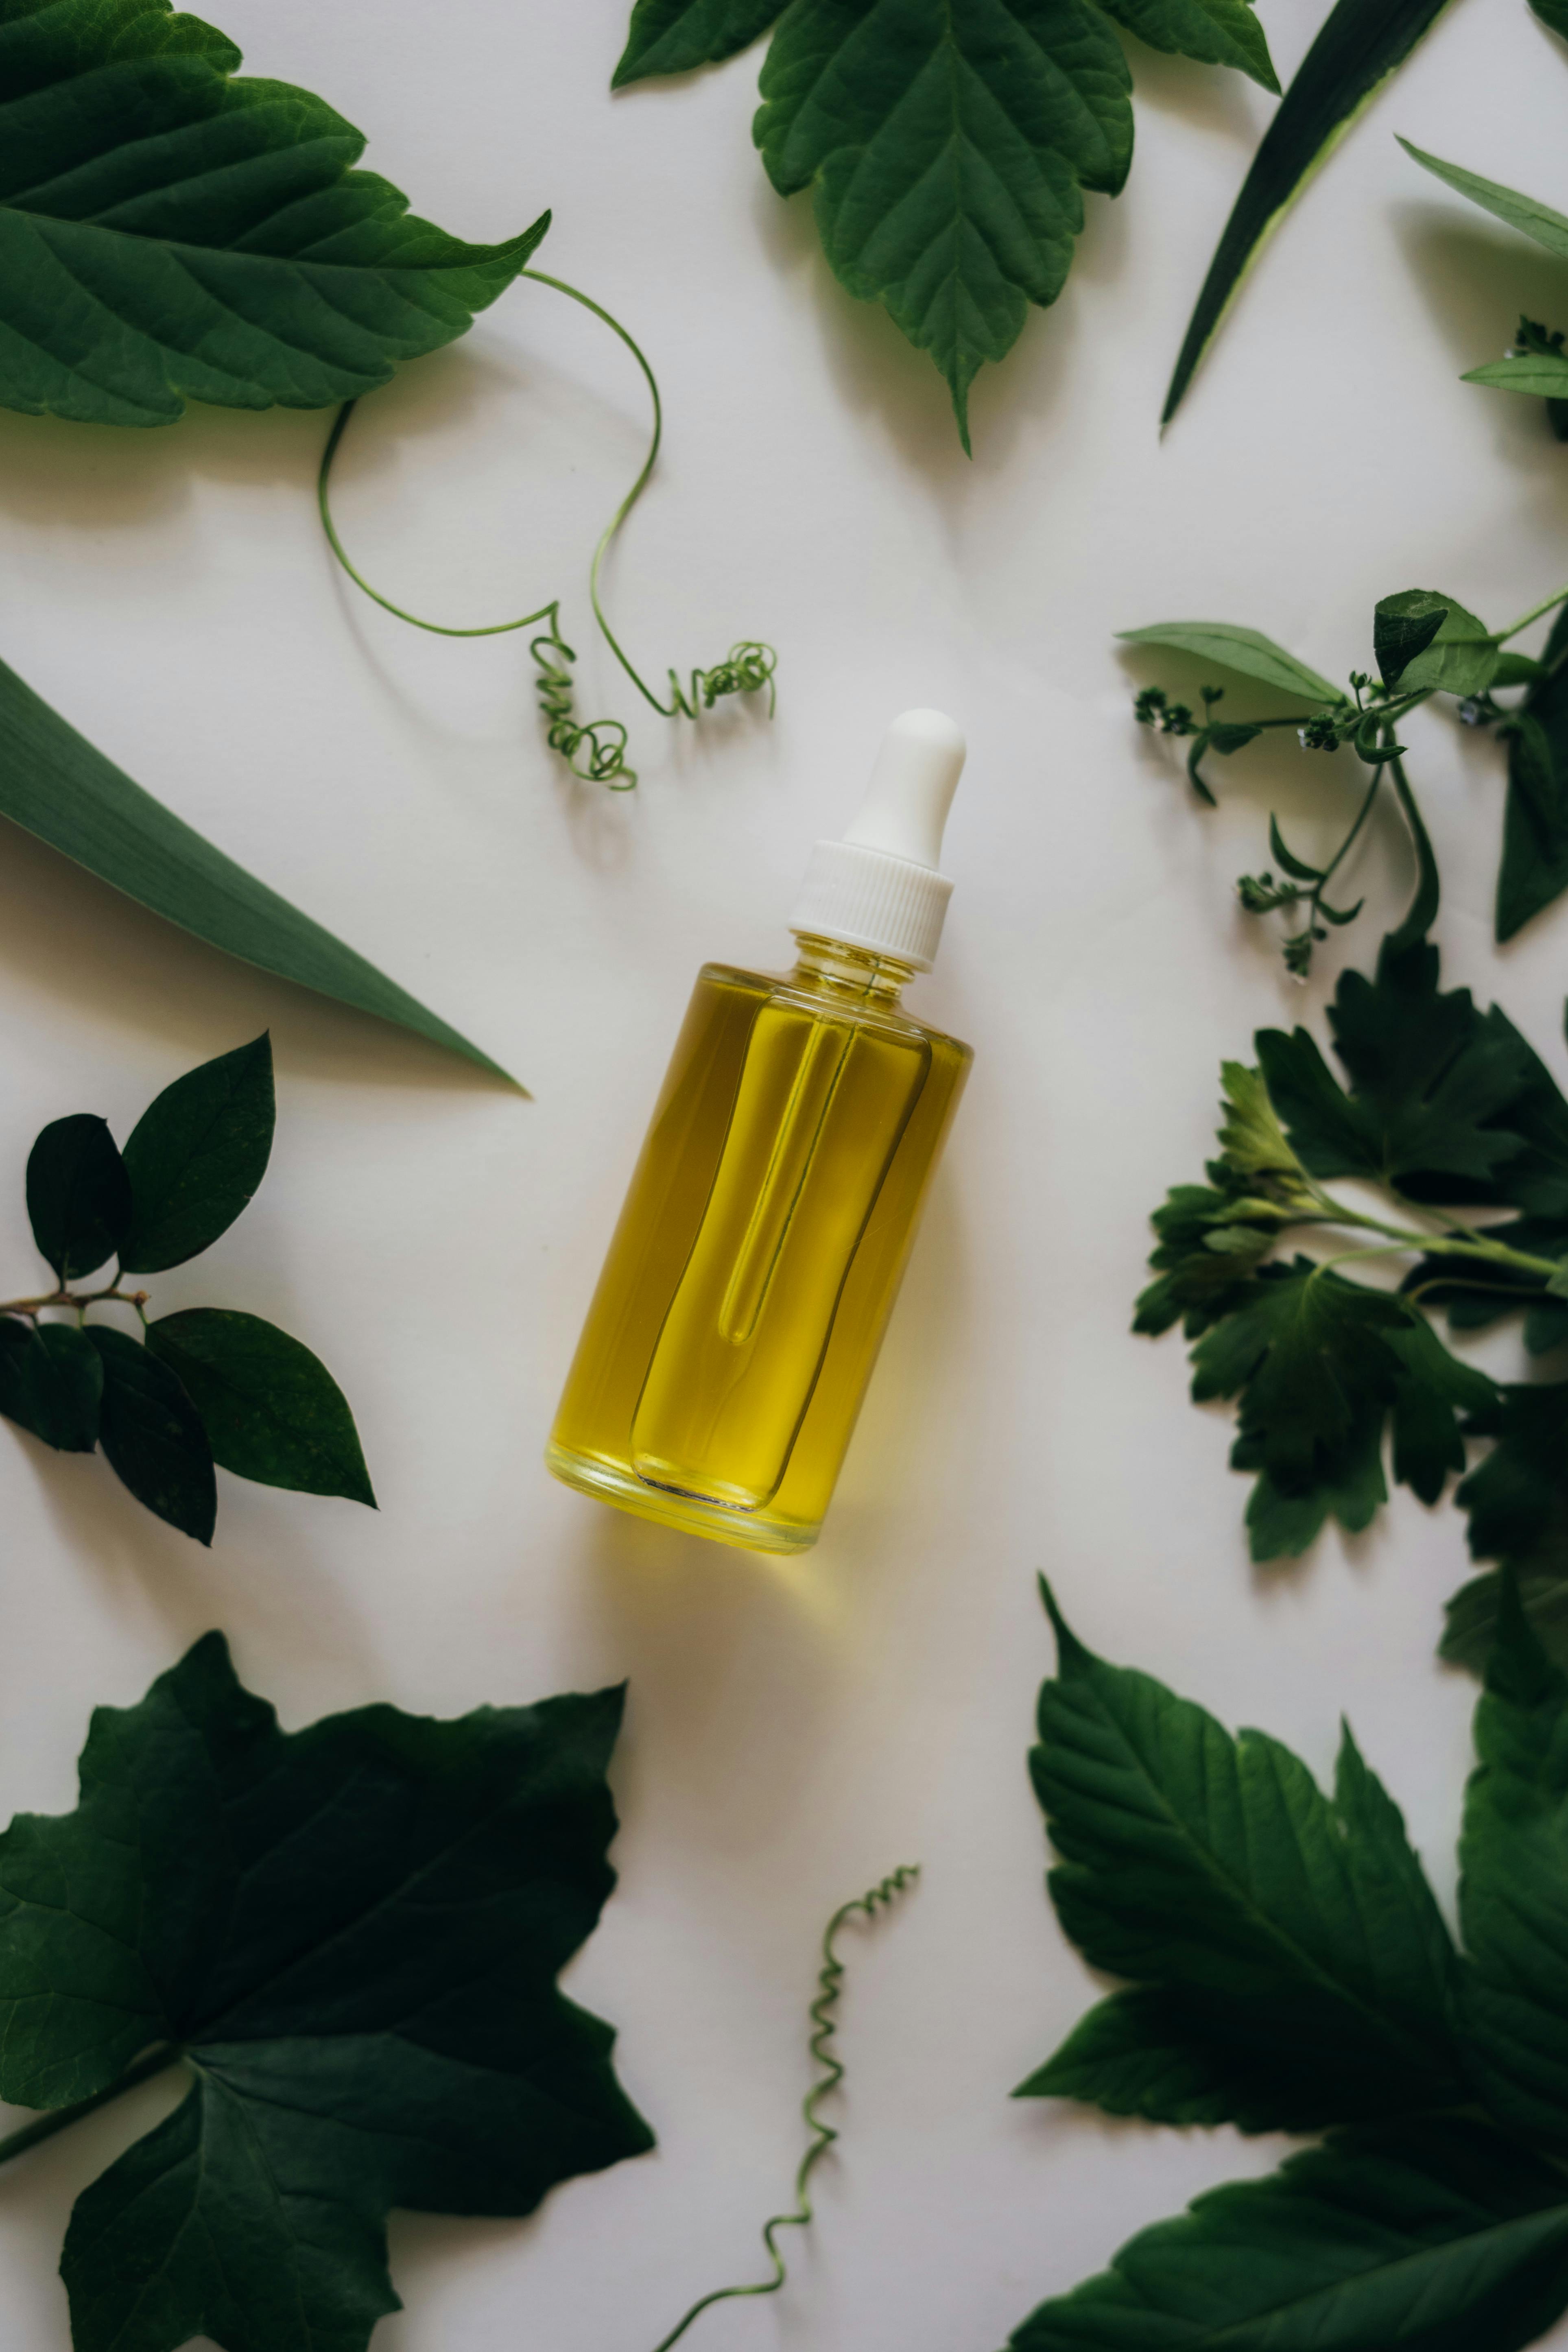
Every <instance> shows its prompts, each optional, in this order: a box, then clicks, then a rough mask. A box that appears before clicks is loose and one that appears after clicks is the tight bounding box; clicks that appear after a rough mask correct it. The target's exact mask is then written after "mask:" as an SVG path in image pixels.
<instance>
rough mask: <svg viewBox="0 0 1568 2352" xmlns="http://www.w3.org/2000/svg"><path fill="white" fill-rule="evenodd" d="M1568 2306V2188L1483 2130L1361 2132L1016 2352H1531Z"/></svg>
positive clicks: (1128, 2258)
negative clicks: (1526, 2349) (1525, 2348)
mask: <svg viewBox="0 0 1568 2352" xmlns="http://www.w3.org/2000/svg"><path fill="white" fill-rule="evenodd" d="M1564 2305H1568V2193H1565V2187H1564V2181H1563V2175H1562V2174H1561V2173H1559V2172H1558V2171H1556V2170H1555V2169H1554V2168H1553V2167H1552V2166H1551V2165H1549V2164H1546V2163H1544V2162H1543V2161H1542V2158H1539V2157H1537V2156H1533V2155H1531V2154H1530V2153H1529V2152H1528V2151H1527V2150H1525V2149H1523V2148H1521V2147H1517V2146H1516V2145H1515V2144H1514V2143H1513V2142H1511V2141H1510V2140H1508V2139H1506V2138H1504V2137H1502V2135H1501V2134H1500V2133H1498V2132H1493V2131H1489V2130H1488V2129H1487V2128H1486V2127H1485V2126H1482V2125H1479V2124H1464V2123H1445V2124H1427V2125H1425V2126H1419V2127H1418V2126H1412V2125H1405V2126H1387V2127H1384V2128H1383V2129H1377V2128H1368V2129H1365V2130H1362V2131H1356V2132H1346V2133H1344V2134H1342V2135H1338V2136H1336V2137H1335V2138H1334V2139H1332V2140H1331V2141H1330V2143H1329V2145H1328V2146H1327V2147H1321V2148H1310V2149H1308V2150H1307V2151H1306V2153H1305V2154H1303V2155H1301V2156H1297V2157H1293V2158H1291V2159H1290V2161H1289V2163H1288V2164H1286V2165H1285V2166H1283V2167H1282V2168H1281V2169H1280V2170H1279V2172H1278V2173H1276V2174H1275V2175H1274V2176H1273V2178H1272V2179H1267V2180H1256V2181H1247V2182H1244V2183H1237V2184H1234V2185H1232V2186H1229V2187H1226V2188H1224V2189H1211V2190H1210V2191H1209V2193H1208V2194H1207V2195H1206V2196H1205V2197H1200V2198H1198V2199H1197V2200H1195V2202H1194V2204H1193V2206H1192V2207H1191V2209H1190V2210H1189V2211H1188V2212H1187V2213H1186V2214H1184V2216H1183V2217H1182V2218H1181V2219H1180V2220H1177V2221H1161V2222H1158V2223H1156V2224H1155V2226H1154V2227H1153V2228H1152V2230H1144V2231H1141V2232H1140V2234H1139V2235H1138V2236H1137V2237H1135V2238H1133V2239H1132V2240H1131V2242H1129V2243H1128V2244H1127V2245H1125V2246H1123V2247H1122V2249H1121V2252H1120V2253H1119V2254H1118V2255H1117V2256H1116V2258H1115V2261H1114V2263H1112V2265H1111V2267H1110V2270H1108V2271H1102V2272H1101V2273H1100V2276H1099V2277H1098V2278H1093V2279H1089V2281H1088V2282H1087V2283H1086V2284H1084V2285H1082V2286H1080V2287H1079V2289H1078V2290H1077V2292H1076V2293H1075V2294H1069V2295H1062V2296H1059V2297H1058V2298H1057V2300H1056V2301H1054V2302H1051V2303H1046V2304H1042V2305H1040V2307H1039V2309H1038V2310H1037V2312H1035V2313H1034V2314H1033V2315H1032V2316H1031V2317H1030V2318H1028V2319H1026V2321H1025V2323H1024V2325H1023V2326H1022V2327H1020V2328H1019V2329H1018V2330H1017V2332H1016V2335H1015V2336H1013V2338H1012V2343H1013V2346H1014V2347H1015V2352H1394V2347H1398V2352H1520V2347H1522V2346H1524V2345H1527V2344H1530V2343H1532V2342H1533V2341H1534V2340H1535V2338H1536V2337H1537V2336H1540V2335H1541V2334H1542V2331H1543V2330H1544V2329H1545V2328H1547V2327H1549V2326H1551V2325H1552V2321H1553V2320H1554V2319H1555V2318H1556V2317H1557V2316H1558V2315H1559V2314H1560V2313H1561V2312H1562V2310H1563V2307H1564Z"/></svg>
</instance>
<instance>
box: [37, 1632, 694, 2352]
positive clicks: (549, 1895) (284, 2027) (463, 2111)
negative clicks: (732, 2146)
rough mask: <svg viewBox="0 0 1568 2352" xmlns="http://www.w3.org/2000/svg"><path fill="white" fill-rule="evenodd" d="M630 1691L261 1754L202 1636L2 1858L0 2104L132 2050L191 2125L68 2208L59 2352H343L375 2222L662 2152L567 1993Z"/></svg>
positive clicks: (374, 1721) (600, 2034) (389, 2302)
mask: <svg viewBox="0 0 1568 2352" xmlns="http://www.w3.org/2000/svg"><path fill="white" fill-rule="evenodd" d="M620 1713H621V1694H620V1693H619V1692H617V1691H605V1692H601V1693H600V1694H598V1695H597V1696H593V1697H562V1698H552V1699H546V1700H545V1701H543V1702H542V1704H541V1705H539V1706H531V1707H508V1708H501V1709H493V1708H489V1707H482V1708H479V1710H478V1711H477V1712H476V1713H474V1714H472V1715H468V1716H465V1717H461V1718H460V1719H459V1720H458V1721H455V1722H447V1723H437V1722H433V1721H430V1720H428V1719H426V1718H424V1717H416V1716H408V1715H404V1714H402V1713H400V1712H399V1711H398V1710H397V1709H396V1708H395V1707H391V1706H370V1707H363V1708H360V1709H359V1710H357V1711H356V1712H354V1713H353V1714H348V1715H340V1716H333V1717H328V1718H326V1719H325V1720H324V1721H322V1722H320V1723H317V1724H314V1725H312V1726H311V1727H310V1728H309V1729H307V1730H304V1731H300V1732H295V1733H292V1734H289V1735H285V1734H283V1733H281V1732H279V1728H278V1725H277V1719H276V1717H275V1716H274V1714H273V1712H272V1709H271V1708H270V1707H269V1706H267V1705H266V1704H265V1702H264V1701H262V1700H260V1699H258V1698H255V1697H253V1696H251V1695H250V1694H249V1693H248V1692H247V1691H245V1690H243V1689H242V1688H241V1686H240V1685H239V1684H238V1683H237V1680H236V1679H235V1675H234V1672H233V1669H232V1667H231V1666H230V1664H229V1662H228V1654H227V1651H226V1647H225V1645H224V1643H223V1640H222V1637H221V1636H220V1635H218V1634H208V1635H207V1636H206V1638H205V1640H204V1641H202V1642H199V1643H197V1644H196V1646H195V1649H194V1650H192V1651H191V1652H190V1654H189V1655H188V1656H187V1657H186V1658H185V1659H184V1661H183V1663H182V1664H180V1665H178V1666H176V1667H175V1668H174V1670H173V1671H172V1672H171V1673H169V1674H167V1675H163V1676H162V1677H160V1679H159V1680H158V1681H157V1682H156V1683H154V1684H153V1688H152V1690H151V1691H150V1692H149V1694H148V1696H146V1698H145V1699H143V1700H142V1702H141V1704H140V1705H139V1706H133V1707H129V1708H125V1709H110V1708H104V1709H100V1711H99V1712H98V1713H97V1714H96V1715H95V1716H94V1717H93V1723H92V1729H91V1733H90V1736H89V1740H88V1745H87V1748H86V1750H85V1752H84V1754H83V1757H82V1764H81V1801H80V1802H79V1805H78V1807H77V1810H76V1811H75V1812H74V1813H69V1814H66V1815H62V1816H59V1817H56V1818H48V1819H46V1818H41V1817H39V1816H37V1815H29V1814H21V1815H18V1816H17V1818H16V1821H15V1822H13V1823H12V1825H11V1827H10V1829H9V1830H8V1831H7V1832H5V1837H4V1840H0V2096H4V2097H5V2098H7V2099H11V2100H15V2101H17V2102H19V2103H21V2104H24V2105H31V2106H39V2105H49V2106H60V2105H67V2104H68V2103H69V2102H70V2101H72V2100H75V2099H79V2098H83V2097H89V2096H91V2095H93V2094H94V2093H95V2092H99V2091H101V2090H104V2089H106V2088H107V2087H109V2086H110V2084H113V2083H114V2082H115V2081H116V2079H117V2078H118V2077H119V2075H120V2074H121V2073H122V2072H123V2071H124V2069H125V2068H126V2067H127V2066H128V2065H129V2064H130V2063H131V2062H132V2059H134V2058H135V2057H136V2056H137V2054H138V2053H140V2052H142V2051H144V2050H146V2049H147V2048H148V2047H149V2045H159V2044H170V2045H173V2049H174V2052H181V2051H184V2052H185V2053H188V2054H189V2056H190V2059H191V2061H192V2063H193V2065H194V2067H195V2083H194V2084H193V2087H192V2088H191V2090H190V2092H189V2094H188V2095H187V2097H186V2100H185V2102H184V2105H183V2106H182V2107H180V2108H179V2109H178V2110H177V2112H176V2113H175V2114H174V2116H171V2117H170V2118H169V2120H168V2121H167V2122H165V2123H163V2124H162V2125H160V2126H158V2127H157V2128H156V2129H155V2130H154V2131H153V2132H152V2133H150V2134H149V2135H148V2137H146V2138H144V2139H142V2140H139V2141H137V2142H136V2144H135V2145H134V2146H133V2147H132V2148H131V2149H130V2150H129V2152H128V2153H127V2154H126V2155H124V2156H122V2157H121V2158H119V2159H118V2161H117V2162H116V2163H114V2164H112V2165H111V2166H110V2168H109V2170H108V2171H107V2172H106V2173H104V2174H103V2175H102V2177H101V2178H100V2179H99V2180H97V2181H95V2182H94V2183H93V2185H92V2186H91V2187H90V2188H89V2189H87V2190H86V2191H85V2192H84V2193H83V2195H82V2196H81V2197H80V2198H79V2200H78V2201H77V2207H76V2210H75V2212H74V2214H73V2216H72V2218H71V2223H70V2228H69V2231H68V2234H67V2238H66V2247H65V2255H64V2260H63V2262H62V2264H61V2268H62V2271H63V2273H64V2276H65V2281H66V2285H67V2288H68V2293H69V2296H70V2305H71V2326H72V2335H73V2338H74V2341H75V2344H76V2347H77V2352H175V2347H180V2346H184V2345H185V2344H186V2343H188V2342H189V2341H190V2340H191V2338H193V2337H194V2336H209V2337H211V2338H212V2340H213V2341H214V2342H215V2343H216V2344H217V2345H219V2346H221V2347H224V2352H364V2347H366V2346H367V2344H368V2342H369V2339H370V2336H371V2332H372V2329H373V2328H374V2325H375V2322H376V2320H377V2319H378V2318H379V2317H380V2315H382V2314H383V2313H384V2312H387V2311H391V2310H395V2308H396V2307H397V2298H396V2295H395V2294H394V2292H393V2288H392V2283H391V2280H390V2279H389V2277H388V2275H387V2270H386V2237H385V2224H386V2216H387V2213H388V2210H390V2209H391V2208H392V2207H394V2206H407V2207H412V2208H414V2209H416V2210H420V2211H426V2212H429V2211H436V2212H458V2213H490V2214H520V2213H527V2212H530V2211H531V2210H532V2209H533V2208H534V2207H535V2206H536V2205H537V2204H538V2203H539V2201H540V2199H541V2198H542V2196H543V2195H544V2193H545V2191H546V2190H547V2189H549V2188H550V2187H551V2186H552V2183H554V2182H555V2181H558V2180H562V2179H566V2178H568V2177H569V2176H571V2175H572V2174H574V2173H581V2172H594V2171H598V2170H601V2169H602V2168H604V2167H605V2166H606V2165H609V2164H613V2163H615V2162H616V2161H617V2160H618V2159H619V2158H622V2157H626V2156H631V2155H635V2154H637V2152H638V2151H639V2150H640V2149H642V2148H645V2147H648V2146H649V2145H650V2137H649V2134H648V2132H647V2126H645V2125H644V2123H643V2122H642V2119H641V2118H640V2116H637V2114H636V2112H635V2111H634V2110H633V2109H632V2107H631V2106H630V2105H628V2104H627V2102H626V2098H625V2096H624V2095H623V2094H622V2092H621V2091H620V2089H619V2086H618V2085H617V2084H616V2079H615V2076H614V2074H613V2073H612V2071H611V2065H610V2046H611V2042H612V2041H613V2038H614V2037H613V2035H612V2033H611V2032H610V2029H609V2028H608V2027H607V2026H605V2025H603V2024H601V2023H600V2021H598V2020H597V2019H596V2018H594V2017H590V2016H589V2015H588V2014H587V2013H586V2012H585V2011H583V2010H580V2009H578V2008H576V2007H574V2004H573V2003H572V2002H570V2001H567V2000H563V1998H562V1996H561V1994H560V1993H559V1992H558V1991H557V1990H556V1988H555V1981H554V1980H555V1977H556V1974H557V1972H558V1971H559V1970H560V1969H561V1968H562V1967H563V1965H564V1964H565V1962H566V1961H567V1960H568V1959H569V1958H571V1956H572V1954H573V1953H574V1951H576V1950H577V1948H579V1946H580V1945H581V1944H582V1943H583V1941H584V1937H586V1936H587V1935H588V1934H589V1933H590V1932H591V1930H592V1929H593V1927H594V1925H595V1921H596V1920H597V1918H598V1916H599V1912H600V1909H601V1907H602V1906H603V1904H604V1902H605V1897H606V1895H608V1894H609V1891H610V1888H611V1886H612V1885H613V1884H614V1875H613V1873H612V1872H611V1871H610V1869H609V1867H608V1865H607V1864H606V1863H605V1848H606V1846H607V1844H608V1843H609V1840H610V1838H611V1836H612V1834H613V1833H614V1830H615V1814H614V1811H613V1809H612V1806H611V1803H610V1798H609V1792H608V1790H607V1789H606V1788H605V1778H604V1775H605V1764H606V1762H607V1760H608V1757H609V1753H610V1749H611V1748H612V1746H613V1744H614V1741H615V1737H616V1727H617V1726H618V1723H619V1720H620Z"/></svg>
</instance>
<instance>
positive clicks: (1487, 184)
mask: <svg viewBox="0 0 1568 2352" xmlns="http://www.w3.org/2000/svg"><path fill="white" fill-rule="evenodd" d="M1394 136H1395V137H1396V138H1397V137H1398V133H1397V131H1396V132H1395V133H1394ZM1399 143H1400V145H1401V146H1402V147H1403V148H1404V150H1405V153H1406V154H1407V155H1408V156H1409V157H1410V159H1411V161H1412V163H1419V164H1420V166H1421V169H1422V170H1423V171H1424V172H1430V173H1432V174H1433V176H1434V178H1436V179H1439V180H1445V181H1447V184H1448V186H1449V187H1450V188H1453V189H1454V190H1455V191H1456V192H1457V193H1458V194H1459V195H1461V196H1468V198H1469V200H1470V202H1471V204H1473V205H1479V206H1480V208H1481V210H1482V211H1483V212H1488V213H1492V214H1494V215H1496V217H1497V218H1498V219H1499V220H1500V221H1507V223H1508V225H1509V226H1510V228H1516V229H1518V230H1519V231H1520V232H1521V235H1522V236H1528V237H1533V238H1534V240H1535V242H1536V244H1537V245H1543V246H1544V247H1546V250H1547V252H1548V253H1554V254H1556V255H1557V257H1558V258H1559V259H1560V260H1563V259H1568V220H1564V218H1563V215H1562V214H1561V213H1554V212H1553V211H1552V207H1551V205H1542V204H1538V203H1537V202H1536V200H1535V198H1534V197H1533V196H1521V194H1520V193H1519V190H1518V189H1517V188H1505V187H1503V186H1502V185H1501V184H1500V182H1499V181H1497V180H1483V179H1482V177H1481V175H1480V173H1479V172H1467V171H1466V170H1465V168H1464V166H1463V164H1461V163H1444V161H1443V159H1442V157H1441V156H1440V155H1428V154H1427V152H1426V149H1425V148H1423V147H1413V146H1412V145H1411V143H1410V142H1409V140H1408V139H1401V140H1400V141H1399Z"/></svg>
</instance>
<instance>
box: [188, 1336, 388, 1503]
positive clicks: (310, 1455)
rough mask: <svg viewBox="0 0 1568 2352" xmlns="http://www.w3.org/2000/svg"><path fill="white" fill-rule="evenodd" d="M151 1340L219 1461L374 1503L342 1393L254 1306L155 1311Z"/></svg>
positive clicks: (278, 1481) (301, 1487) (269, 1482)
mask: <svg viewBox="0 0 1568 2352" xmlns="http://www.w3.org/2000/svg"><path fill="white" fill-rule="evenodd" d="M147 1345H148V1346H149V1348H151V1349H152V1350H153V1354H154V1355H155V1356H156V1357H158V1358H159V1360H161V1361H162V1362H163V1363H165V1364H167V1366H168V1367H169V1369H170V1370H171V1371H172V1372H174V1374H175V1375H176V1377H177V1378H178V1380H179V1382H180V1385H181V1386H182V1388H184V1391H185V1392H186V1394H187V1395H188V1396H189V1397H190V1400H191V1402H192V1403H193V1404H194V1405H195V1409H196V1411H197V1412H198V1413H199V1414H200V1415H201V1420H202V1425H203V1427H204V1428H205V1431H206V1433H207V1439H208V1443H209V1444H211V1446H212V1450H213V1459H214V1460H215V1461H216V1463H218V1464H219V1465H220V1466H221V1467H222V1468H223V1469H225V1470H233V1471H235V1472H236V1473H237V1475H239V1476H240V1477H241V1478H256V1479H258V1480H259V1481H260V1483H261V1484H262V1485H263V1486H290V1487H293V1488H295V1489H296V1490H297V1491H298V1492H300V1493H301V1494H306V1495H343V1496H347V1497H348V1499H349V1500H350V1501H351V1502H354V1503H368V1504H370V1506H371V1507H372V1508H373V1509H374V1506H375V1496H374V1494H373V1492H372V1491H371V1484H370V1475H369V1473H368V1471H367V1470H366V1469H365V1466H364V1455H363V1453H362V1452H361V1450H360V1442H359V1433H358V1431H357V1430H356V1429H355V1427H354V1422H353V1413H352V1412H350V1411H349V1406H348V1400H347V1398H346V1397H345V1396H344V1395H343V1392H342V1389H340V1388H339V1386H338V1384H337V1382H336V1381H334V1380H333V1378H332V1376H331V1372H329V1371H328V1370H327V1368H326V1366H325V1365H324V1364H323V1363H322V1362H321V1360H320V1359H319V1358H318V1357H315V1356H313V1355H312V1354H311V1353H310V1349H309V1348H306V1347H303V1346H301V1344H300V1341H299V1340H298V1339H290V1338H289V1334H288V1333H287V1331H279V1329H278V1328H277V1326H276V1325H275V1324H272V1323H266V1322H263V1320H262V1318H261V1317H260V1316H259V1315H236V1314H231V1313H228V1312H226V1310H225V1309H223V1308H221V1307H189V1308H187V1309H186V1310H185V1311H184V1313H183V1314H179V1315H164V1316H161V1317H160V1318H159V1319H158V1320H157V1322H155V1323H154V1324H153V1325H152V1327H151V1328H150V1329H149V1331H148V1333H147Z"/></svg>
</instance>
